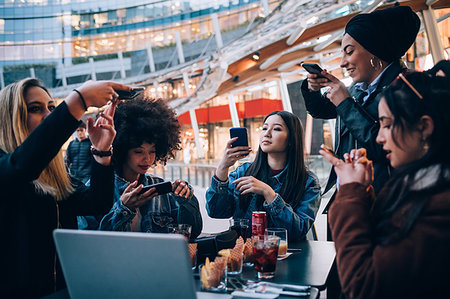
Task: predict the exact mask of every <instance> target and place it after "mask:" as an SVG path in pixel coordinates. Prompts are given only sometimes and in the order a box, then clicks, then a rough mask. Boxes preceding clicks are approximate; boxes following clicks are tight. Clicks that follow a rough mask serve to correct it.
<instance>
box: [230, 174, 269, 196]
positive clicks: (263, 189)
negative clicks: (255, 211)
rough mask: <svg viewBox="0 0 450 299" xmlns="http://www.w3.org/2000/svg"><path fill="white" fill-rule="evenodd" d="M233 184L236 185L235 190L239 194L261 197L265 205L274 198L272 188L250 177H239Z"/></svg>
mask: <svg viewBox="0 0 450 299" xmlns="http://www.w3.org/2000/svg"><path fill="white" fill-rule="evenodd" d="M233 184H235V185H236V190H239V192H240V194H242V195H244V194H247V193H255V194H258V195H262V196H264V199H265V201H266V202H267V203H271V202H272V201H274V199H275V196H276V193H275V191H273V189H272V187H270V186H269V185H267V184H266V183H264V182H262V181H260V180H258V179H256V178H254V177H252V176H243V177H240V178H238V179H237V180H235V181H234V182H233Z"/></svg>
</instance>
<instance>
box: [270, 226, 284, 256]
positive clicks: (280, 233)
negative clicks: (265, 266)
mask: <svg viewBox="0 0 450 299" xmlns="http://www.w3.org/2000/svg"><path fill="white" fill-rule="evenodd" d="M265 233H266V235H269V236H277V237H279V238H280V245H279V246H278V257H285V256H286V254H287V249H288V235H287V230H286V229H285V228H266V231H265Z"/></svg>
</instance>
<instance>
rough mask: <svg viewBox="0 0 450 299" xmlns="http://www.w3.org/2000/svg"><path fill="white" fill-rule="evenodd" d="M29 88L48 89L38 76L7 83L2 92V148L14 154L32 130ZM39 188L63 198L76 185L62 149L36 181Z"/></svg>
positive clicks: (0, 134) (59, 198) (42, 191)
mask: <svg viewBox="0 0 450 299" xmlns="http://www.w3.org/2000/svg"><path fill="white" fill-rule="evenodd" d="M30 87H39V88H42V89H43V90H45V92H47V93H48V94H49V95H50V93H49V91H48V90H47V88H45V87H44V86H43V85H42V83H41V82H40V81H39V80H38V79H34V78H27V79H23V80H21V81H17V82H15V83H11V84H9V85H8V86H6V87H5V88H4V89H3V90H2V91H1V92H0V119H1V120H2V126H1V127H0V149H2V150H3V151H4V152H6V153H12V152H14V150H15V149H16V148H17V147H18V146H20V145H21V144H22V142H24V141H25V139H27V137H28V135H29V134H30V133H31V132H30V130H29V128H28V125H27V119H28V112H27V104H26V101H25V93H26V92H27V90H28V88H30ZM33 184H34V186H35V188H36V191H37V192H39V193H42V194H50V195H52V196H53V197H55V198H56V200H61V199H63V198H66V197H68V196H69V195H70V194H71V193H72V192H73V191H74V188H73V186H72V183H71V181H70V178H69V174H68V173H67V171H66V168H65V165H64V159H63V155H62V151H59V152H58V154H57V155H56V156H55V157H54V158H53V160H52V161H50V163H49V164H48V165H47V167H46V168H45V169H44V170H43V171H42V173H41V175H40V176H39V178H38V179H37V180H34V181H33Z"/></svg>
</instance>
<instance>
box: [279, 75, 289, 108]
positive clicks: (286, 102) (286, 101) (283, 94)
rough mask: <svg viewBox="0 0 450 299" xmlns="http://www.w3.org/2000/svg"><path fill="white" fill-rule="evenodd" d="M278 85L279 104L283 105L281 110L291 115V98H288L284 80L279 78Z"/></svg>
mask: <svg viewBox="0 0 450 299" xmlns="http://www.w3.org/2000/svg"><path fill="white" fill-rule="evenodd" d="M279 85H280V93H281V102H282V103H283V109H284V110H286V111H288V112H291V113H292V105H291V98H290V97H289V92H288V89H287V85H286V80H284V78H283V77H281V78H280V81H279Z"/></svg>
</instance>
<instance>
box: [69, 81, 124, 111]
mask: <svg viewBox="0 0 450 299" xmlns="http://www.w3.org/2000/svg"><path fill="white" fill-rule="evenodd" d="M77 90H78V91H79V92H80V93H81V94H82V95H83V98H84V100H85V101H86V106H88V107H103V106H105V105H106V104H107V103H108V102H109V101H112V100H115V99H117V98H118V97H119V95H118V94H117V92H116V90H126V91H130V90H131V87H130V86H127V85H123V84H120V83H115V82H110V81H87V82H85V83H84V84H83V85H81V86H80V87H78V88H77Z"/></svg>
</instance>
